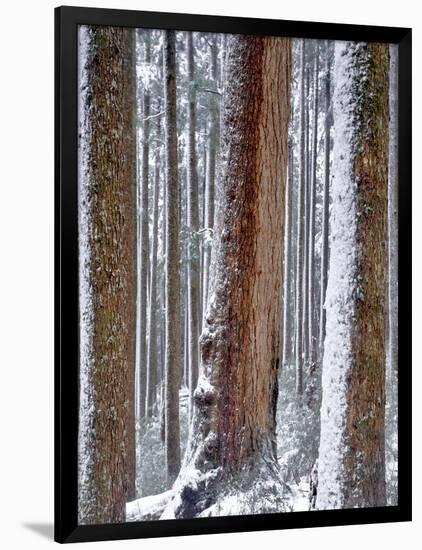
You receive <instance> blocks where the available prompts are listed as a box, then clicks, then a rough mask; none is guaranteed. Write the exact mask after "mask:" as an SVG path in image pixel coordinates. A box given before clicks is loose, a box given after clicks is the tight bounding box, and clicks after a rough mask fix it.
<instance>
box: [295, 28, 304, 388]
mask: <svg viewBox="0 0 422 550" xmlns="http://www.w3.org/2000/svg"><path fill="white" fill-rule="evenodd" d="M299 80H300V84H299V86H300V91H299V95H300V109H299V111H300V112H299V140H300V141H299V189H298V204H297V213H298V214H297V245H296V258H297V259H296V342H295V348H296V349H295V356H296V392H297V393H298V394H301V393H302V391H303V326H302V320H303V286H302V282H303V263H304V262H303V260H304V250H303V247H304V229H305V227H304V214H305V191H306V164H305V132H306V126H305V41H304V39H301V41H300V76H299Z"/></svg>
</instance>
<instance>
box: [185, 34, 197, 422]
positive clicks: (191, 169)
mask: <svg viewBox="0 0 422 550" xmlns="http://www.w3.org/2000/svg"><path fill="white" fill-rule="evenodd" d="M193 47H194V46H193V33H192V32H188V33H187V34H186V55H187V73H188V75H187V76H188V83H189V101H188V171H187V184H188V228H189V243H188V247H189V253H188V304H189V411H190V415H191V414H192V410H193V392H194V391H195V388H196V385H197V383H198V368H199V367H198V363H199V357H198V337H199V306H200V304H199V298H200V295H199V244H198V230H199V212H198V173H197V155H196V138H195V131H196V92H195V87H196V82H195V64H194V52H193Z"/></svg>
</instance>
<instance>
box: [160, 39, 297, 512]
mask: <svg viewBox="0 0 422 550" xmlns="http://www.w3.org/2000/svg"><path fill="white" fill-rule="evenodd" d="M290 67H291V60H290V42H289V40H288V39H283V38H262V37H257V36H245V35H238V36H231V37H230V38H229V48H228V63H227V91H226V93H227V95H226V100H225V110H224V123H225V126H226V132H227V133H226V135H227V144H228V152H227V171H226V175H225V179H224V185H222V186H221V198H222V202H221V203H220V204H218V209H219V211H220V212H219V216H218V219H221V224H220V225H219V226H218V229H217V231H218V237H217V238H216V242H215V245H216V246H217V250H216V253H215V254H216V256H215V260H213V263H212V284H211V289H210V291H211V296H210V300H209V304H208V309H207V314H206V324H205V328H204V330H203V333H202V336H201V379H200V382H199V384H198V388H197V390H196V391H195V411H194V419H193V426H192V429H191V438H190V442H189V448H188V451H187V455H186V458H185V467H184V469H183V470H182V472H181V474H180V476H179V478H178V481H177V482H176V484H175V487H174V491H175V497H174V498H173V500H172V502H171V503H170V505H169V506H168V507H167V509H166V511H165V512H164V514H163V516H162V517H163V518H164V517H194V516H196V515H198V514H200V513H202V512H204V510H206V509H209V510H208V512H209V514H211V515H212V513H213V511H212V510H213V509H212V508H210V507H211V506H213V505H214V504H217V501H219V500H220V502H221V499H222V498H223V495H224V494H227V493H228V492H230V490H234V491H236V492H237V491H238V490H239V488H241V490H244V491H245V492H247V491H248V490H251V491H252V489H251V480H253V482H252V483H253V489H254V490H256V491H258V492H260V493H262V496H263V497H264V495H267V496H268V494H267V493H266V491H268V485H266V484H265V481H263V480H268V479H269V478H270V479H271V480H272V481H273V485H272V491H273V492H272V494H273V495H274V497H273V498H274V500H271V499H270V498H268V499H266V498H263V502H264V503H263V504H258V502H256V503H254V502H252V500H253V499H252V498H250V499H245V506H246V507H249V510H250V509H251V507H253V506H254V504H257V505H259V506H260V507H261V511H270V510H274V509H275V508H276V507H277V508H278V509H280V501H279V498H281V497H280V494H281V492H282V487H281V482H280V478H279V476H278V470H277V458H276V434H275V410H276V402H277V393H278V387H277V368H278V357H279V332H280V331H279V326H280V324H279V323H280V317H279V316H280V299H281V289H282V261H281V260H282V248H283V235H284V208H283V206H284V192H285V181H286V170H287V160H288V147H287V128H288V118H289V96H290ZM192 476H193V477H192ZM260 481H262V484H260ZM265 487H267V489H266V488H265ZM251 494H252V493H251ZM250 496H251V495H250ZM276 501H277V502H276ZM214 510H216V508H214ZM217 513H218V512H217ZM236 513H237V512H236Z"/></svg>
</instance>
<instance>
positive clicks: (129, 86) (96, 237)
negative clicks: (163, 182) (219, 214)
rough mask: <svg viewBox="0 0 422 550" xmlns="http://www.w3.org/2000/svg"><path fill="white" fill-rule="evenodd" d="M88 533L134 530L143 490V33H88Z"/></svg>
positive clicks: (82, 432) (83, 439) (84, 505)
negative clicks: (139, 375)
mask: <svg viewBox="0 0 422 550" xmlns="http://www.w3.org/2000/svg"><path fill="white" fill-rule="evenodd" d="M79 32H80V49H79V52H80V53H79V56H80V107H79V108H80V135H81V138H80V143H79V196H80V199H81V200H80V202H79V204H80V210H79V231H80V251H79V253H80V268H79V269H80V271H79V275H80V340H81V356H80V361H81V366H80V369H81V370H80V417H79V488H78V497H79V506H78V521H79V523H80V524H98V523H116V522H122V521H125V505H126V501H127V500H129V499H131V498H134V496H135V495H134V492H135V486H134V482H135V479H134V476H135V439H134V438H135V405H134V396H135V390H134V383H135V333H136V124H135V116H134V115H135V112H136V92H135V48H134V36H133V32H132V31H131V30H128V29H124V28H117V27H81V28H80V31H79Z"/></svg>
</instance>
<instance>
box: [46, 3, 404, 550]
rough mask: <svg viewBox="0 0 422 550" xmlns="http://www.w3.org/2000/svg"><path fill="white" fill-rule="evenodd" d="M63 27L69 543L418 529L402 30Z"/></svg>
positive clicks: (71, 13)
mask: <svg viewBox="0 0 422 550" xmlns="http://www.w3.org/2000/svg"><path fill="white" fill-rule="evenodd" d="M55 29H56V35H55V36H56V38H55V45H56V57H55V60H56V112H55V113H56V116H55V121H56V142H55V143H56V157H55V158H56V172H55V174H56V187H55V190H56V194H55V197H56V200H55V220H56V226H55V235H56V256H55V257H56V260H55V268H56V274H55V289H56V294H55V297H56V300H55V314H56V325H55V326H56V335H55V362H56V370H55V376H56V378H55V398H56V399H55V434H56V443H55V452H56V460H55V539H56V540H57V541H58V542H80V541H94V540H106V539H127V538H138V537H159V536H168V535H187V534H199V533H218V532H228V531H232V532H233V531H250V530H262V529H286V528H297V527H312V526H325V525H345V524H357V523H381V522H393V521H405V520H410V519H411V440H410V434H411V414H410V413H411V351H410V350H411V168H410V166H411V30H410V29H404V28H386V27H370V26H353V25H341V24H325V23H301V22H294V21H273V20H263V19H242V18H231V17H212V16H198V15H181V14H169V13H147V12H140V11H139V12H138V11H124V10H104V9H91V8H75V7H61V8H57V9H56V26H55Z"/></svg>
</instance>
